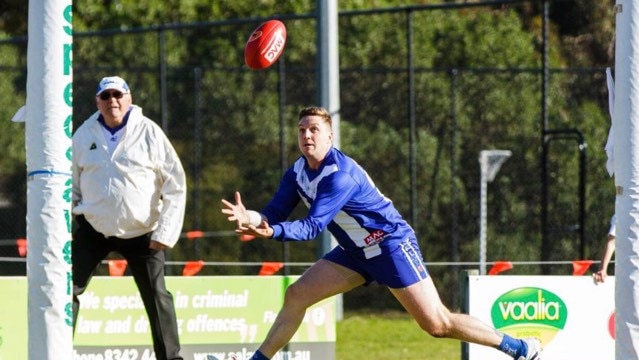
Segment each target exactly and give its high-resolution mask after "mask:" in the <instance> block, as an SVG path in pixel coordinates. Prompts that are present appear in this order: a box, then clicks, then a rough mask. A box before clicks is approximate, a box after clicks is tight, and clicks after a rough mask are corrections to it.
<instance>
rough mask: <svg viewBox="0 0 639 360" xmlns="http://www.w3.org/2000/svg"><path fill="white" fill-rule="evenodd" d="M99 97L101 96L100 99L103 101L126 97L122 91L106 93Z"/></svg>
mask: <svg viewBox="0 0 639 360" xmlns="http://www.w3.org/2000/svg"><path fill="white" fill-rule="evenodd" d="M99 96H100V99H102V100H109V99H110V98H111V96H113V97H114V98H116V99H122V97H123V96H124V93H122V92H120V91H114V92H108V91H105V92H103V93H101V94H100V95H99Z"/></svg>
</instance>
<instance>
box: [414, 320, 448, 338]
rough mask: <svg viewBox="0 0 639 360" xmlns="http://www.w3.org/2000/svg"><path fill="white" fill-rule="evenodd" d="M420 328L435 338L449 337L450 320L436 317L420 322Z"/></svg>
mask: <svg viewBox="0 0 639 360" xmlns="http://www.w3.org/2000/svg"><path fill="white" fill-rule="evenodd" d="M420 326H421V328H422V330H424V331H426V332H427V333H428V334H429V335H430V336H432V337H436V338H447V337H450V332H451V327H452V325H451V322H450V320H449V319H438V320H436V321H430V322H428V323H422V324H420Z"/></svg>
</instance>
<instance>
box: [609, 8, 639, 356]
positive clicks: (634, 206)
mask: <svg viewBox="0 0 639 360" xmlns="http://www.w3.org/2000/svg"><path fill="white" fill-rule="evenodd" d="M638 5H639V4H638V3H637V2H636V1H633V0H625V1H621V0H618V1H617V3H616V9H617V15H616V21H617V22H616V43H615V46H616V48H615V91H614V93H615V103H614V117H613V126H614V154H615V156H614V174H615V186H616V189H617V190H616V192H617V198H616V203H615V214H616V215H617V236H616V249H615V251H616V255H615V332H616V343H615V359H617V360H622V359H623V360H632V359H639V7H638Z"/></svg>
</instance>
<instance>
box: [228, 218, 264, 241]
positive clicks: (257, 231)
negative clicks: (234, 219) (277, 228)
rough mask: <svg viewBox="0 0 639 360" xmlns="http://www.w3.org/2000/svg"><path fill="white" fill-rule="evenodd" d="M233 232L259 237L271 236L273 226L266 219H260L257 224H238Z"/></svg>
mask: <svg viewBox="0 0 639 360" xmlns="http://www.w3.org/2000/svg"><path fill="white" fill-rule="evenodd" d="M235 232H236V233H238V234H239V235H252V236H255V237H261V238H271V237H273V228H272V227H271V226H270V225H269V224H268V222H266V221H262V222H261V223H260V224H259V225H258V226H253V225H246V226H238V227H237V229H235Z"/></svg>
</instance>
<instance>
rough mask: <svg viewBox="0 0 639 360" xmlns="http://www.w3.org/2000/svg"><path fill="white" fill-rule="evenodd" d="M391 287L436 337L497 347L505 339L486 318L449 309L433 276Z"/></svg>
mask: <svg viewBox="0 0 639 360" xmlns="http://www.w3.org/2000/svg"><path fill="white" fill-rule="evenodd" d="M390 291H391V292H392V293H393V295H394V296H395V297H396V298H397V300H398V301H399V302H400V303H401V304H402V305H403V306H404V308H405V309H406V310H407V311H408V313H409V314H411V315H412V316H413V318H415V320H416V321H417V323H418V324H419V326H420V327H421V328H422V329H423V330H424V331H426V332H427V333H429V334H430V335H432V336H434V337H447V338H455V339H459V340H462V341H468V342H472V343H476V344H481V345H486V346H492V347H495V348H496V347H498V346H499V344H500V342H501V338H502V335H501V333H499V332H498V331H496V330H495V329H493V328H491V327H490V326H488V325H486V324H485V323H484V322H482V321H480V320H479V319H477V318H475V317H472V316H470V315H467V314H456V313H452V312H451V311H450V310H448V308H446V306H444V304H442V302H441V300H440V297H439V294H438V293H437V290H436V288H435V286H434V285H433V281H432V279H431V277H430V276H429V277H427V278H426V279H424V280H421V281H419V282H417V283H415V284H413V285H410V286H408V287H405V288H401V289H390Z"/></svg>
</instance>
